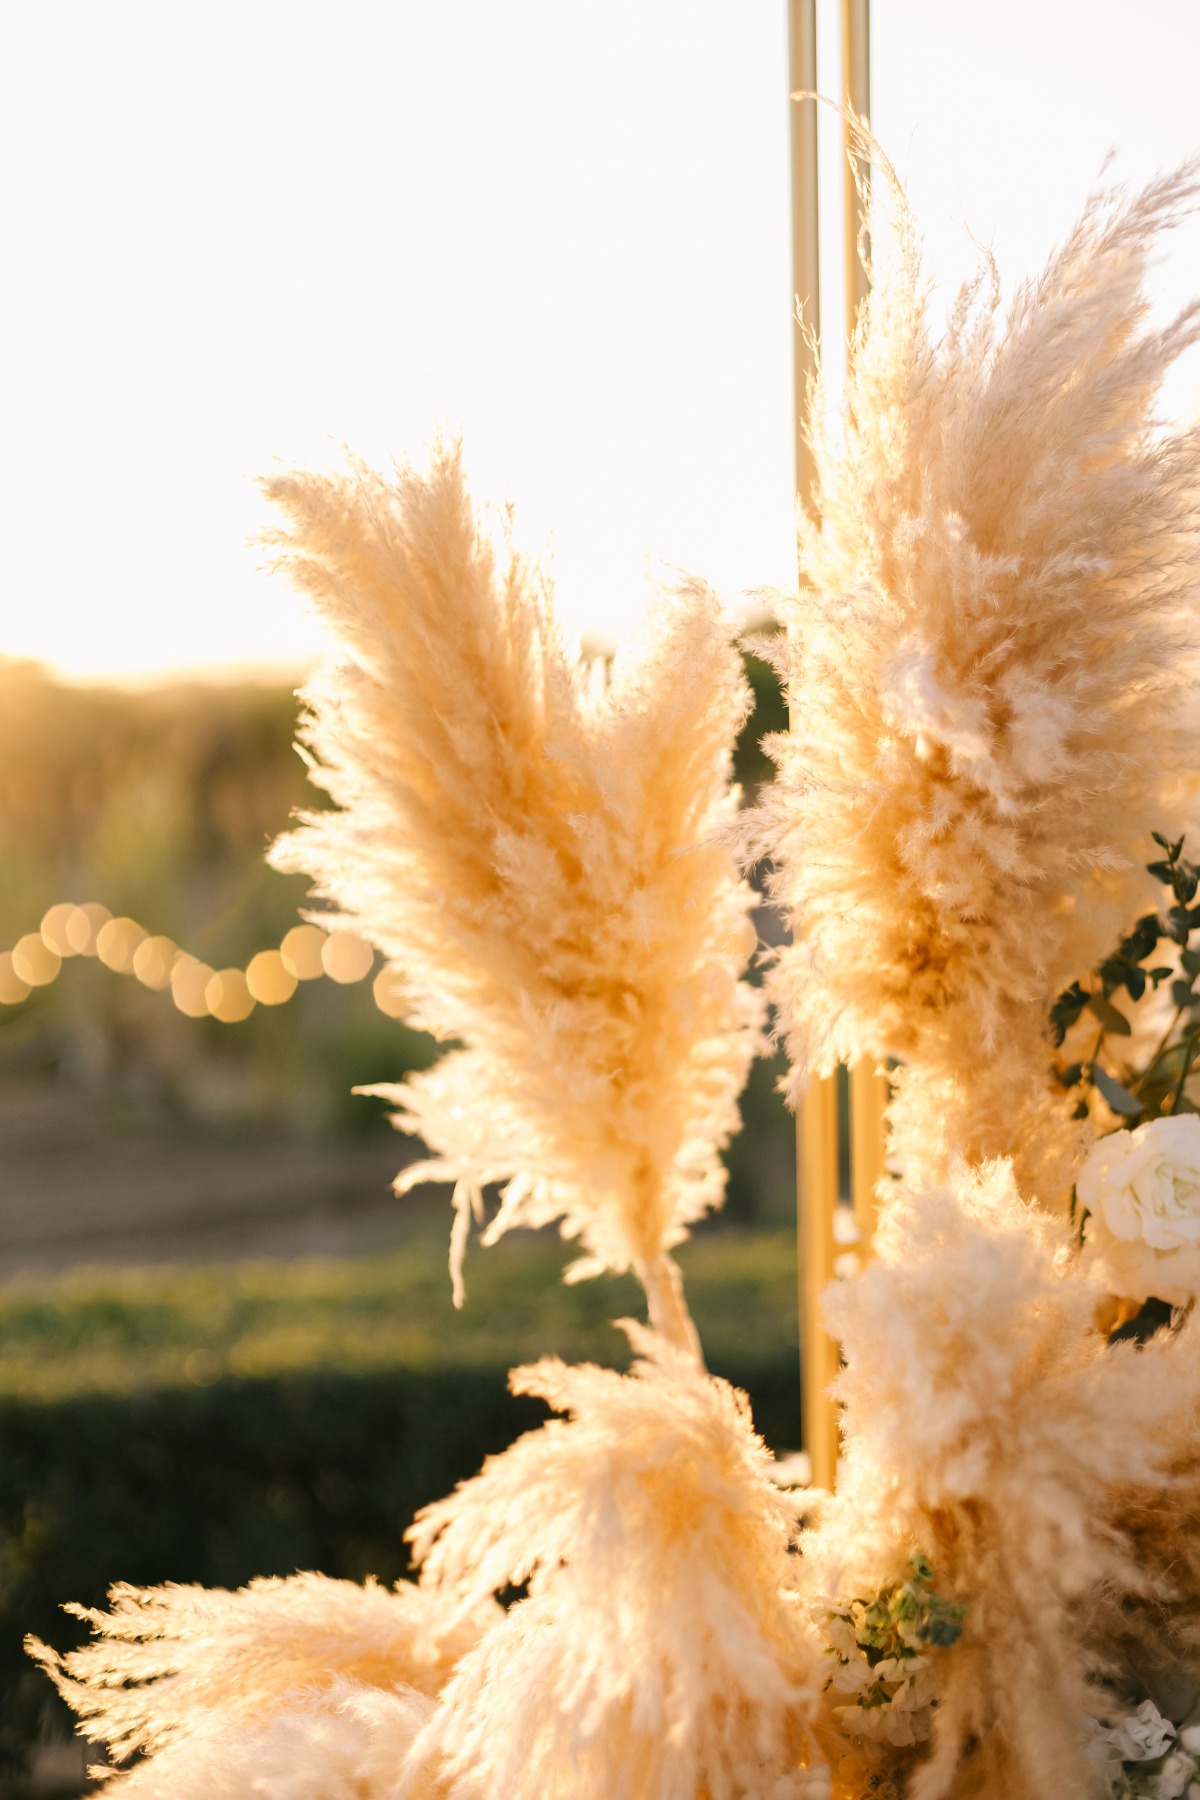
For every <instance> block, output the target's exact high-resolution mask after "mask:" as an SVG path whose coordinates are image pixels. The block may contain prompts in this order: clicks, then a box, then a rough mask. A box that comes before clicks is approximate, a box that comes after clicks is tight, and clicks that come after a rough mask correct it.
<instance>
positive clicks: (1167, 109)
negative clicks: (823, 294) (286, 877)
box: [0, 0, 1200, 678]
mask: <svg viewBox="0 0 1200 1800" xmlns="http://www.w3.org/2000/svg"><path fill="white" fill-rule="evenodd" d="M784 10H785V9H784V7H783V5H782V3H781V0H763V3H762V4H759V5H756V6H753V7H749V6H731V5H728V4H716V3H714V0H708V3H706V4H699V5H696V6H692V7H688V8H686V9H684V8H680V7H679V6H677V5H672V4H668V3H667V0H639V3H638V4H636V5H635V4H625V5H618V6H615V7H613V8H610V9H608V11H607V12H606V14H605V21H604V27H603V30H601V31H597V29H596V20H595V17H594V15H593V14H592V13H590V12H588V11H585V10H584V9H581V8H575V7H569V6H567V7H564V6H562V5H554V4H550V3H549V0H513V3H512V4H509V5H507V6H505V7H504V8H496V7H494V6H487V5H484V4H482V3H479V0H470V3H465V4H459V5H452V6H451V5H448V6H438V7H432V6H427V5H418V4H415V3H412V0H408V3H401V4H399V5H397V6H394V7H391V8H384V7H382V6H378V5H366V4H357V5H356V4H348V5H346V6H343V7H340V8H339V9H338V11H337V14H336V19H335V18H334V15H331V14H330V13H328V12H327V11H325V10H324V9H321V10H318V9H316V8H312V7H300V8H295V7H291V6H286V7H285V6H283V5H282V4H277V3H275V0H263V3H260V4H256V5H255V6H254V7H252V8H245V7H234V6H232V5H229V4H217V5H215V6H213V7H211V8H208V9H206V10H205V11H204V12H203V14H202V15H194V14H189V13H183V12H179V11H177V10H175V9H171V8H166V9H163V8H155V7H151V6H148V5H145V4H141V5H134V4H117V5H115V6H113V7H110V8H106V9H102V10H99V11H88V10H85V9H72V10H71V11H70V12H68V13H64V12H62V11H60V10H59V9H56V8H44V7H43V8H27V9H24V11H22V12H21V13H20V14H14V15H13V17H12V19H11V20H10V42H9V46H8V54H7V56H6V67H5V71H4V73H3V76H2V77H0V80H2V81H3V86H4V106H3V111H2V113H0V135H2V137H3V143H4V150H5V157H6V162H7V164H8V166H9V167H10V168H19V170H20V178H19V180H17V181H15V182H14V183H13V184H12V185H11V187H10V190H9V195H8V198H7V199H6V201H5V233H6V239H7V242H8V247H9V255H10V267H11V268H13V269H15V270H16V271H18V274H17V275H16V277H15V278H14V279H13V281H12V282H11V285H10V288H9V292H8V295H7V301H8V311H9V317H8V329H7V331H6V332H5V334H4V339H3V345H4V348H3V352H2V355H3V360H4V376H3V382H4V389H5V393H6V403H5V420H6V435H5V444H6V451H5V471H4V478H5V490H6V501H7V506H6V512H7V514H8V517H9V520H10V526H9V533H10V535H9V539H8V545H7V555H6V559H5V571H6V582H5V592H4V596H3V600H2V601H0V653H2V654H6V655H14V656H31V657H36V658H39V659H41V660H44V661H46V662H49V663H50V664H52V665H53V666H55V667H56V668H58V669H59V670H61V671H64V672H67V673H69V674H71V675H74V676H81V677H92V678H95V677H97V676H113V675H116V676H120V677H122V678H130V677H134V678H136V677H138V676H139V675H140V676H142V677H144V676H145V675H146V674H147V673H148V672H151V671H160V670H162V669H165V668H176V669H178V668H195V667H197V666H204V667H208V668H214V667H215V668H217V669H223V668H225V667H228V666H229V665H241V666H245V665H257V664H273V665H276V666H279V665H285V666H288V667H296V668H299V667H300V666H302V665H303V664H304V663H305V662H306V661H307V660H309V659H310V658H311V656H312V654H313V652H314V650H315V648H316V644H317V637H316V629H315V627H314V626H313V625H312V624H311V623H310V622H309V621H308V620H307V619H306V618H305V617H304V615H303V612H302V610H301V607H300V604H299V602H298V601H297V600H296V599H295V597H294V596H293V595H292V594H291V593H290V592H289V591H288V590H287V589H286V588H285V587H284V586H283V585H282V584H281V583H280V582H279V581H277V580H273V579H270V578H268V577H267V576H265V575H264V573H263V572H262V571H261V569H260V567H259V566H258V564H259V562H260V561H261V556H259V555H257V554H256V552H255V551H254V550H253V549H251V548H249V547H248V540H250V539H251V538H252V537H253V535H254V534H255V533H256V532H257V531H258V530H259V529H261V527H262V525H263V523H264V511H263V508H262V505H261V503H260V501H259V498H258V495H257V492H256V489H255V487H254V478H255V476H256V475H257V474H258V473H260V472H262V471H265V470H268V469H270V468H271V467H272V466H273V465H274V464H275V463H276V462H277V460H278V459H282V460H284V461H285V462H290V461H301V462H305V463H312V462H314V461H318V462H323V461H327V460H328V459H329V458H330V456H331V455H333V454H335V452H336V446H337V445H338V444H340V443H348V444H351V445H353V447H354V448H355V449H356V450H357V451H359V452H361V453H363V454H364V455H366V456H368V457H370V458H375V459H386V458H387V457H388V456H389V455H391V454H393V453H396V454H400V455H406V454H417V455H419V454H420V453H421V451H422V449H423V446H424V444H425V442H426V441H427V440H428V438H429V436H430V435H431V434H432V433H433V432H434V431H435V430H436V429H437V428H438V427H439V425H442V424H445V425H448V426H449V427H450V428H451V429H452V430H457V429H461V430H462V432H463V436H464V445H465V455H466V463H467V467H468V469H469V470H470V471H471V472H472V475H473V480H474V484H475V488H476V491H477V493H478V494H479V495H480V496H481V497H482V498H484V499H488V500H491V501H493V502H495V503H497V504H503V503H504V502H505V501H507V500H510V499H511V500H512V501H513V502H514V503H515V506H516V516H517V531H518V535H519V537H520V538H521V539H522V541H523V542H525V543H526V544H528V545H530V546H531V547H535V548H536V547H540V546H543V545H545V546H548V550H549V557H550V561H551V565H552V567H553V569H554V571H555V575H556V579H557V584H558V589H559V598H560V602H561V604H562V606H563V609H564V611H565V612H566V614H567V616H568V618H569V619H570V620H571V622H572V624H573V625H574V627H575V628H577V629H578V630H580V631H582V632H586V633H590V634H592V635H593V636H600V637H608V638H611V637H613V636H617V635H619V634H620V633H621V632H622V631H623V630H625V629H626V628H627V627H628V624H629V622H630V621H631V619H632V618H633V617H634V616H635V615H636V612H637V609H638V606H639V605H640V603H641V602H642V600H643V599H644V597H645V595H646V593H647V592H649V591H650V589H649V582H650V579H651V578H652V577H653V576H654V575H655V573H656V572H661V571H662V570H664V569H665V570H666V571H667V572H668V573H669V571H670V570H671V569H672V568H679V567H682V568H686V569H689V570H694V571H697V572H700V573H702V574H704V575H705V576H707V577H708V578H709V579H710V580H712V581H713V582H714V583H715V584H716V585H717V586H718V587H720V588H721V589H722V591H724V592H726V593H727V594H728V595H729V596H730V598H731V600H733V601H734V602H735V603H736V602H738V601H739V597H744V596H745V595H746V594H748V593H749V592H751V591H752V590H755V589H757V588H761V587H764V586H770V585H773V584H780V583H786V582H788V581H789V579H790V577H791V560H792V539H791V447H790V445H791V389H790V360H789V359H790V341H789V332H790V322H789V307H788V288H789V275H788V269H789V247H788V242H787V220H788V212H787V189H786V183H787V145H786V130H787V118H786V102H785V99H784V89H785V71H786V57H785V51H784V34H785V20H784ZM826 10H827V12H828V13H829V14H830V15H831V16H830V17H829V18H828V20H826V24H827V25H828V26H829V30H828V31H827V35H826V45H827V47H830V46H831V47H832V49H833V51H834V53H836V30H837V11H838V9H837V7H836V5H835V6H833V7H830V8H827V9H826ZM1087 17H1088V28H1087V30H1086V31H1081V30H1080V29H1079V20H1080V18H1081V9H1080V8H1078V7H1060V8H1057V9H1046V8H1045V7H1044V6H1042V5H1039V4H1034V0H1019V3H1017V4H1013V5H1011V6H1009V7H1007V8H1006V9H1005V12H1004V22H1003V30H1002V31H1001V32H997V30H996V28H995V20H994V18H992V17H991V16H990V15H985V13H984V12H983V11H982V10H981V9H978V8H973V7H964V6H961V5H958V6H954V5H951V4H950V3H949V0H904V3H903V4H901V0H877V4H876V5H875V7H874V9H873V35H874V46H873V84H874V103H873V111H874V123H875V126H876V129H877V131H878V133H879V135H880V137H881V139H882V141H883V142H884V143H885V145H886V146H887V147H888V149H889V151H890V153H891V154H892V155H893V156H894V157H895V159H896V161H897V162H898V164H899V165H900V166H901V168H902V169H903V170H904V172H905V173H906V175H907V177H908V180H909V184H910V188H911V192H912V197H913V200H914V203H915V205H916V207H917V211H918V215H919V216H920V217H921V218H922V220H923V221H924V223H925V225H926V228H927V233H928V250H929V259H930V263H931V266H932V267H933V269H934V270H936V271H938V272H939V273H941V274H943V275H944V276H945V277H946V278H947V279H952V278H955V277H957V276H958V275H960V274H961V273H962V272H963V271H964V270H965V268H966V267H967V266H968V263H969V261H970V257H971V254H972V252H971V244H970V240H969V238H968V237H967V235H966V232H965V230H964V222H965V221H966V220H967V219H968V216H969V221H970V224H971V226H972V228H973V230H974V231H975V233H976V235H977V236H978V237H979V238H981V239H983V240H984V241H987V240H989V239H991V240H993V241H994V243H995V246H996V248H997V251H998V253H999V254H1000V257H1001V262H1002V267H1003V268H1004V270H1005V274H1006V277H1011V276H1013V275H1019V274H1021V273H1023V272H1024V271H1025V270H1027V269H1029V268H1031V267H1033V266H1035V265H1036V264H1037V263H1038V262H1039V261H1040V259H1041V258H1042V257H1043V256H1044V255H1045V253H1046V250H1047V249H1048V247H1049V245H1050V243H1051V242H1052V241H1053V239H1054V238H1055V237H1056V236H1057V235H1058V234H1059V233H1060V232H1061V230H1062V229H1063V228H1064V226H1065V225H1066V224H1067V223H1068V222H1069V218H1070V216H1071V214H1072V213H1073V211H1074V208H1075V205H1076V202H1077V200H1078V198H1079V196H1080V195H1081V194H1082V193H1083V192H1084V191H1085V190H1086V188H1087V186H1088V185H1089V184H1090V183H1091V181H1092V180H1093V179H1094V177H1095V176H1096V173H1097V171H1098V169H1099V166H1100V163H1101V161H1102V158H1103V156H1104V154H1105V152H1106V150H1107V149H1108V148H1109V147H1110V146H1115V147H1116V148H1117V149H1118V150H1119V151H1120V152H1121V156H1120V160H1119V164H1118V166H1119V169H1120V170H1121V172H1123V173H1128V174H1130V175H1131V176H1139V175H1143V174H1145V173H1147V172H1149V171H1150V170H1152V169H1153V168H1154V167H1156V166H1158V165H1160V164H1162V163H1165V162H1169V161H1171V160H1174V159H1177V158H1178V157H1180V156H1182V155H1183V154H1185V153H1186V152H1187V151H1188V150H1190V149H1192V148H1194V147H1195V145H1196V143H1197V142H1198V141H1200V133H1198V132H1197V130H1196V128H1195V126H1194V124H1193V122H1192V121H1193V119H1194V110H1193V108H1192V105H1191V93H1190V87H1191V82H1192V79H1193V71H1194V70H1195V68H1196V67H1197V65H1198V62H1200V11H1197V9H1195V8H1194V7H1192V6H1189V5H1188V4H1186V3H1185V0H1172V3H1170V4H1168V3H1161V4H1157V5H1155V6H1154V7H1152V8H1150V9H1148V10H1147V11H1146V12H1145V13H1144V14H1143V15H1142V20H1141V22H1140V23H1139V25H1138V26H1137V27H1136V28H1132V27H1130V25H1129V21H1128V15H1127V13H1126V12H1125V10H1124V9H1123V8H1122V9H1120V10H1119V9H1118V7H1117V6H1116V4H1115V3H1114V0H1093V4H1091V5H1090V6H1089V8H1088V9H1087ZM64 20H65V21H67V23H68V24H69V29H64ZM985 32H986V34H987V37H986V42H985V41H984V33H985ZM835 67H836V64H835V63H833V64H832V66H830V67H828V68H826V67H825V66H824V65H823V70H822V84H823V85H824V86H826V87H827V88H832V87H833V86H834V85H835V82H836V75H835V72H834V70H835ZM1016 96H1019V97H1020V98H1019V103H1018V101H1017V99H1016V98H1015V97H1016ZM823 152H824V156H825V167H826V179H827V181H829V182H832V183H833V184H835V186H836V182H837V181H838V179H839V178H840V172H839V170H838V167H837V163H836V155H837V141H836V131H833V130H827V132H826V136H825V138H824V140H823ZM1051 171H1052V173H1053V179H1050V178H1049V175H1050V173H1051ZM826 211H827V212H828V213H829V215H830V218H831V219H833V220H834V221H835V222H836V201H835V202H834V203H833V204H831V205H829V206H828V207H827V208H826ZM831 229H832V227H831ZM1198 247H1200V237H1196V238H1191V239H1189V240H1188V241H1187V242H1186V243H1184V242H1183V241H1180V242H1179V243H1178V244H1177V245H1176V247H1175V253H1174V254H1173V257H1172V260H1171V263H1170V265H1169V266H1168V267H1167V269H1166V270H1165V271H1164V275H1163V283H1164V293H1168V294H1169V295H1170V296H1172V297H1176V298H1182V297H1183V296H1184V295H1186V293H1187V292H1188V291H1189V290H1190V289H1191V288H1192V287H1194V286H1195V285H1197V281H1196V276H1197V272H1198V270H1200V259H1198V257H1197V248H1198ZM825 260H826V263H827V265H828V266H830V268H831V269H832V270H833V271H834V272H836V270H837V258H836V256H835V255H832V254H831V255H829V256H827V257H826V259H825ZM833 285H834V282H833V276H832V275H831V290H832V287H833ZM837 316H838V312H837V309H836V305H835V296H834V295H833V294H832V291H831V294H830V296H829V303H828V305H827V317H832V318H837ZM1190 397H1191V396H1190V393H1189V392H1188V391H1185V390H1181V391H1180V392H1179V393H1177V394H1175V395H1173V396H1172V400H1173V403H1174V404H1176V405H1178V406H1184V405H1186V404H1188V402H1189V400H1190ZM742 603H743V604H745V601H744V600H743V601H742Z"/></svg>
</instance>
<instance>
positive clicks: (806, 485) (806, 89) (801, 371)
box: [788, 0, 821, 505]
mask: <svg viewBox="0 0 1200 1800" xmlns="http://www.w3.org/2000/svg"><path fill="white" fill-rule="evenodd" d="M816 88H817V0H788V93H789V94H812V93H815V92H816ZM788 119H789V122H790V126H791V146H792V299H793V304H794V306H795V307H796V308H798V310H799V314H800V318H802V319H803V328H802V327H801V323H800V318H793V322H792V388H793V397H794V401H795V405H794V408H793V419H794V426H795V434H794V443H795V451H796V493H797V495H798V497H799V499H800V502H801V504H802V505H807V504H808V503H809V500H810V499H811V497H812V486H813V460H812V452H811V450H810V449H809V447H808V443H807V441H806V439H805V436H804V420H805V417H806V415H807V411H808V388H809V383H810V381H811V380H812V377H813V375H814V373H815V371H816V355H815V352H814V346H815V344H816V340H817V338H818V336H819V335H820V331H821V279H820V277H821V245H820V238H819V236H818V233H817V104H816V101H815V100H789V102H788Z"/></svg>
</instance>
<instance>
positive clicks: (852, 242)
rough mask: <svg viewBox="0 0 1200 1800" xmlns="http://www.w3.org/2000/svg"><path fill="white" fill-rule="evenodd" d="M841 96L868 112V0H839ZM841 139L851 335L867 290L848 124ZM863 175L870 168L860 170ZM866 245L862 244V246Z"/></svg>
mask: <svg viewBox="0 0 1200 1800" xmlns="http://www.w3.org/2000/svg"><path fill="white" fill-rule="evenodd" d="M842 100H843V102H844V103H845V105H846V106H848V107H849V108H850V110H851V112H854V113H857V114H858V116H859V118H860V119H863V120H866V119H869V117H870V113H871V0H842ZM842 141H843V144H844V146H845V149H846V151H847V160H846V166H845V168H844V169H843V171H842V184H843V185H842V194H843V213H844V223H843V235H844V243H843V249H844V253H845V258H846V336H847V337H848V338H850V337H853V335H854V325H855V321H856V320H857V318H858V309H859V307H860V305H861V304H862V302H863V300H865V298H866V294H867V271H866V269H865V268H864V267H863V260H862V257H861V256H860V255H859V249H858V240H859V234H860V232H861V231H862V228H863V223H864V220H863V205H862V200H861V199H860V196H859V192H858V186H857V184H856V182H855V180H854V172H853V170H852V169H851V167H850V162H849V155H848V153H849V150H850V146H851V138H850V127H849V124H844V125H843V127H842ZM862 173H863V175H864V177H865V176H866V175H867V174H869V171H867V170H863V171H862ZM864 247H865V246H864Z"/></svg>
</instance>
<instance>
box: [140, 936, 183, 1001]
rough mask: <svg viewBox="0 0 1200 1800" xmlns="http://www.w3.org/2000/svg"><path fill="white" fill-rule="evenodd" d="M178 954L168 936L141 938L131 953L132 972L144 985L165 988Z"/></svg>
mask: <svg viewBox="0 0 1200 1800" xmlns="http://www.w3.org/2000/svg"><path fill="white" fill-rule="evenodd" d="M178 955H179V950H178V948H177V946H176V945H175V944H174V943H172V941H171V939H170V938H169V937H149V938H143V939H142V941H141V943H140V944H139V945H138V947H137V949H136V950H135V951H134V953H133V972H134V974H135V975H136V976H137V978H138V980H139V981H140V982H141V983H142V985H143V986H144V987H148V988H156V989H157V988H165V987H166V985H167V983H168V982H169V981H170V979H171V969H172V967H173V966H174V963H175V958H176V957H177V956H178Z"/></svg>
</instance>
